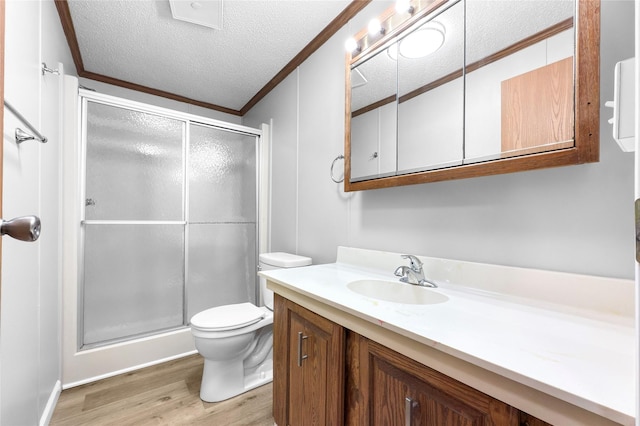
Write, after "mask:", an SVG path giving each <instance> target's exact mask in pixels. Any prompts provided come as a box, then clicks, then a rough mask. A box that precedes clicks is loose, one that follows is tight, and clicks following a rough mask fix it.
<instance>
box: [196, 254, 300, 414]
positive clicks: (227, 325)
mask: <svg viewBox="0 0 640 426" xmlns="http://www.w3.org/2000/svg"><path fill="white" fill-rule="evenodd" d="M310 264H311V259H310V258H308V257H304V256H297V255H293V254H289V253H282V252H276V253H263V254H261V255H260V269H261V270H269V269H278V268H296V267H301V266H306V265H310ZM260 300H262V304H263V306H259V307H258V306H255V305H254V304H252V303H248V302H246V303H237V304H233V305H224V306H217V307H215V308H210V309H207V310H204V311H202V312H199V313H197V314H195V315H194V316H193V317H192V318H191V321H190V323H191V333H192V334H193V338H194V341H195V345H196V349H197V350H198V353H200V355H202V357H203V358H204V370H203V372H202V383H201V385H200V398H201V399H202V400H203V401H206V402H218V401H223V400H225V399H228V398H231V397H233V396H236V395H239V394H241V393H243V392H247V391H249V390H251V389H254V388H256V387H258V386H261V385H264V384H266V383H269V382H271V381H272V380H273V292H272V291H271V290H269V289H267V286H266V280H265V279H264V278H262V277H260Z"/></svg>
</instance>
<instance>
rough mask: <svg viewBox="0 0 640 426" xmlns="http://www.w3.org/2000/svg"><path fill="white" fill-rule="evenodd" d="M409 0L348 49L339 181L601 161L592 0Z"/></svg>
mask: <svg viewBox="0 0 640 426" xmlns="http://www.w3.org/2000/svg"><path fill="white" fill-rule="evenodd" d="M405 2H406V1H405ZM406 3H407V6H406V9H405V10H404V11H397V10H396V6H395V4H392V3H391V2H390V7H389V9H388V10H387V11H386V12H385V13H383V14H382V15H381V16H380V17H379V21H378V22H379V23H380V30H379V31H375V32H374V33H371V32H369V31H368V30H367V29H364V30H362V31H360V32H359V33H358V34H356V36H355V38H354V40H353V41H352V43H353V42H355V43H353V46H355V47H354V49H353V51H352V52H349V53H348V54H347V60H346V77H347V78H346V113H345V116H346V117H345V118H346V127H345V130H346V131H345V184H344V187H345V191H356V190H365V189H374V188H385V187H391V186H399V185H409V184H416V183H426V182H436V181H442V180H450V179H461V178H469V177H476V176H487V175H493V174H501V173H511V172H516V171H524V170H533V169H540V168H546V167H555V166H564V165H571V164H581V163H587V162H596V161H598V159H599V132H598V130H599V103H600V102H599V87H600V86H599V85H600V83H599V57H600V52H599V44H600V14H599V10H600V4H599V0H575V2H574V1H571V0H560V1H552V2H549V1H508V0H448V1H447V0H411V2H410V3H408V2H406Z"/></svg>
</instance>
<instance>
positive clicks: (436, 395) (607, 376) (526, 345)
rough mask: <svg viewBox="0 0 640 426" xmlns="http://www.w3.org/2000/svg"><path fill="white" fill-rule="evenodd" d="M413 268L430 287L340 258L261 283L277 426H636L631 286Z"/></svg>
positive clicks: (395, 262) (440, 265)
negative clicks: (268, 319)
mask: <svg viewBox="0 0 640 426" xmlns="http://www.w3.org/2000/svg"><path fill="white" fill-rule="evenodd" d="M420 258H421V260H422V261H423V263H424V270H425V275H426V276H427V277H428V278H431V279H434V280H435V281H436V282H437V283H438V285H439V287H438V288H436V289H423V288H416V287H415V286H409V284H402V285H403V286H409V287H408V288H409V289H410V291H409V292H405V290H402V289H401V288H402V287H397V288H396V287H395V282H396V281H397V278H396V277H394V276H393V271H394V268H396V267H397V266H399V265H402V264H404V263H406V261H405V260H403V259H401V258H400V255H399V254H397V253H384V252H377V251H369V250H360V249H352V248H344V247H340V248H339V249H338V259H337V262H336V263H334V264H328V265H316V266H312V267H307V268H300V269H298V270H296V269H291V270H286V271H269V272H265V273H261V275H263V276H265V277H266V278H267V279H268V281H269V282H268V286H269V287H270V288H271V289H272V290H274V292H275V293H276V302H275V320H274V418H275V421H276V423H277V424H279V425H287V424H290V425H292V426H293V425H298V424H305V425H306V424H343V423H346V424H348V425H362V424H394V425H396V424H438V425H440V424H450V425H481V424H483V425H484V424H494V425H519V424H523V423H524V424H529V426H535V425H544V424H553V425H563V426H564V425H612V424H625V425H632V424H634V421H635V420H634V410H635V398H636V395H635V392H636V390H635V385H634V362H633V361H634V350H633V341H634V338H633V336H634V334H633V332H634V325H633V312H634V306H633V291H634V290H633V283H632V282H631V281H629V280H620V279H608V278H601V277H591V276H580V275H574V274H565V273H556V272H548V271H538V270H529V269H522V268H510V267H501V266H495V265H484V264H474V263H469V262H459V261H452V260H445V259H434V258H425V257H420ZM354 283H360V284H354ZM363 283H364V284H363ZM386 285H389V288H391V289H392V291H391V292H386V291H385V290H384V288H386V287H385V286H386ZM381 288H382V290H381ZM418 290H419V292H418V293H415V294H414V293H412V292H415V291H418ZM422 292H429V293H422ZM433 294H437V296H433ZM391 300H393V301H391ZM417 302H418V303H417ZM445 419H446V420H445Z"/></svg>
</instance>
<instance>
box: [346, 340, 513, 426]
mask: <svg viewBox="0 0 640 426" xmlns="http://www.w3.org/2000/svg"><path fill="white" fill-rule="evenodd" d="M347 348H348V353H349V357H348V365H347V375H348V377H347V400H348V404H347V414H346V420H347V424H350V425H376V426H378V425H393V426H396V425H412V426H417V425H421V426H425V425H428V426H476V425H477V426H480V425H482V426H488V425H496V426H517V425H518V412H517V410H516V409H514V408H512V407H510V406H508V405H507V404H505V403H503V402H501V401H498V400H496V399H494V398H491V397H490V396H488V395H486V394H484V393H482V392H479V391H477V390H475V389H473V388H470V387H469V386H466V385H464V384H463V383H460V382H458V381H456V380H454V379H452V378H450V377H447V376H445V375H443V374H441V373H439V372H437V371H435V370H432V369H430V368H429V367H426V366H424V365H422V364H420V363H418V362H416V361H413V360H411V359H409V358H407V357H405V356H403V355H400V354H398V353H396V352H394V351H392V350H390V349H388V348H386V347H384V346H382V345H379V344H377V343H375V342H372V341H370V340H368V339H366V338H364V337H362V336H359V335H357V334H356V333H349V337H348V343H347Z"/></svg>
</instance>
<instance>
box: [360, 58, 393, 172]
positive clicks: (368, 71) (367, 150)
mask: <svg viewBox="0 0 640 426" xmlns="http://www.w3.org/2000/svg"><path fill="white" fill-rule="evenodd" d="M396 67H397V65H396V62H395V61H394V60H392V59H391V58H390V57H389V56H388V55H387V53H386V50H383V51H381V52H379V53H378V54H377V55H375V56H373V57H372V58H370V59H368V60H367V61H366V62H362V63H360V64H357V66H356V67H354V68H353V69H352V70H351V181H352V182H356V181H359V180H365V179H371V178H374V177H382V176H392V175H394V174H395V172H396V115H397V114H396V97H397V96H396V91H397V87H396Z"/></svg>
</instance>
